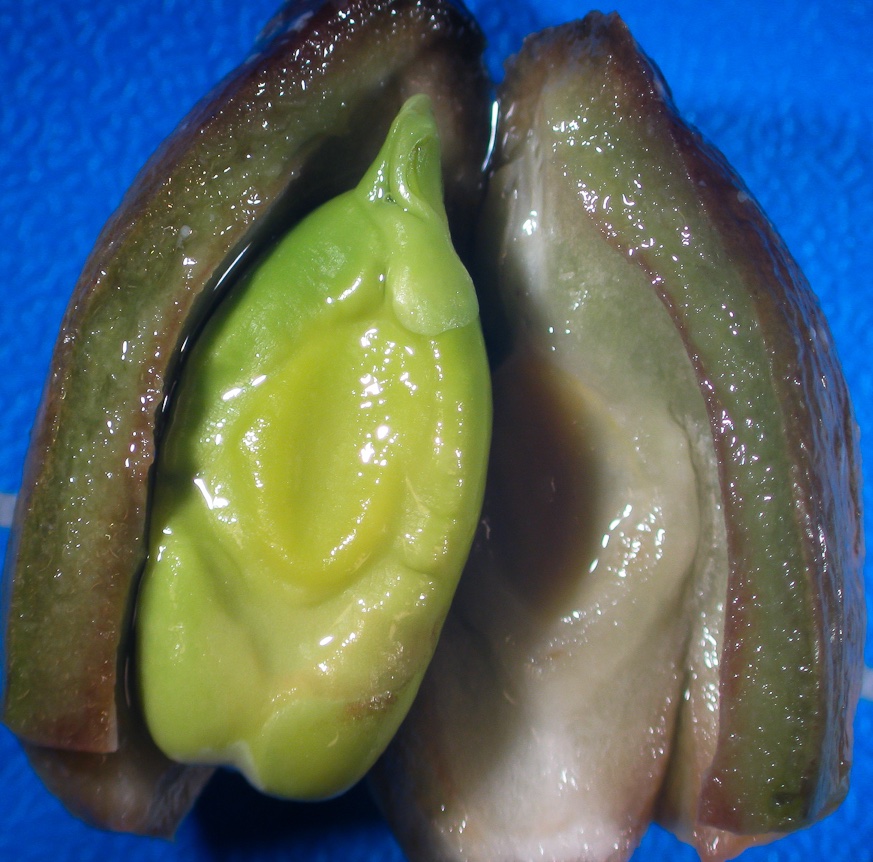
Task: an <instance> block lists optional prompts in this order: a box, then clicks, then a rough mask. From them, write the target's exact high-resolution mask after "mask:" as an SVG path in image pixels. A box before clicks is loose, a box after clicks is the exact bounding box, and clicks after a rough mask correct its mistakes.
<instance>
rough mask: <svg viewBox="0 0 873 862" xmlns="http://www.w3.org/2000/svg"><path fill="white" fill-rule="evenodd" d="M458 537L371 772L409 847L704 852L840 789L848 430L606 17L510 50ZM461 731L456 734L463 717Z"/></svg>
mask: <svg viewBox="0 0 873 862" xmlns="http://www.w3.org/2000/svg"><path fill="white" fill-rule="evenodd" d="M500 107H501V111H500V113H501V116H502V118H503V119H502V123H501V126H500V127H499V129H498V134H497V151H496V154H495V160H494V165H493V175H492V178H491V187H490V189H489V193H488V200H487V203H486V209H485V212H484V216H483V237H484V239H483V242H482V247H481V250H480V251H481V255H480V256H481V258H482V261H483V263H482V272H483V278H482V283H483V285H484V295H487V296H492V295H493V296H496V297H499V300H500V302H501V303H502V305H503V315H502V316H503V318H504V319H505V321H506V333H505V337H506V342H505V343H504V344H503V345H501V349H500V353H501V354H503V355H505V356H506V358H505V359H504V360H503V362H502V365H501V366H500V367H498V368H497V369H496V370H495V374H494V400H495V404H494V411H495V412H494V447H493V453H492V461H491V466H490V476H489V484H488V490H487V491H486V503H485V509H484V514H483V527H482V529H481V531H480V535H479V537H478V539H477V541H476V543H475V544H474V549H473V552H472V554H471V558H470V560H469V563H468V566H467V569H466V571H465V574H464V577H463V578H462V584H461V588H460V590H459V593H458V596H457V599H456V603H455V605H454V606H453V610H452V615H451V617H450V619H449V621H448V623H447V625H446V629H445V631H444V635H443V639H442V641H441V643H440V646H439V649H438V651H437V655H436V657H435V660H434V664H433V665H432V667H431V670H430V672H429V674H428V677H427V679H426V681H425V685H424V686H423V689H422V692H421V696H420V699H419V701H418V702H417V703H416V706H415V708H414V710H413V713H412V714H411V717H410V721H409V722H408V723H407V724H406V725H405V726H404V728H403V729H402V730H401V733H400V735H399V737H398V738H397V740H396V741H395V743H394V744H393V745H392V748H391V750H390V753H389V756H388V757H387V758H386V760H385V762H384V763H383V764H382V766H381V768H380V773H379V775H378V776H377V786H378V788H379V792H380V794H381V796H382V797H383V800H384V803H385V807H386V808H387V810H388V812H389V816H390V817H391V819H392V820H393V821H394V823H395V825H397V827H398V831H399V833H400V835H401V839H402V840H403V842H404V844H405V846H406V847H407V848H408V850H409V853H410V856H411V857H412V858H413V859H440V860H446V859H464V860H478V859H482V860H490V859H532V858H543V857H545V858H554V859H570V858H572V859H585V860H607V859H608V860H617V859H625V858H627V857H628V856H629V855H630V853H631V852H632V850H633V847H634V846H635V844H636V842H637V841H638V839H639V837H640V836H641V835H642V833H643V831H644V830H645V828H646V826H647V825H648V823H649V821H650V820H651V819H652V818H654V817H657V818H658V819H660V820H662V821H663V822H664V823H666V824H667V825H669V826H670V828H672V829H674V830H675V831H676V832H677V833H678V834H679V835H680V836H681V837H683V838H685V839H686V840H689V841H691V842H692V843H694V844H695V845H696V846H697V848H698V850H699V851H700V852H701V854H702V855H703V856H705V857H707V858H710V859H720V858H724V857H726V856H729V855H733V854H735V853H736V852H739V850H741V849H742V848H743V847H744V846H746V845H748V844H749V843H753V842H755V841H758V840H764V839H765V838H766V837H767V836H768V834H769V833H779V832H784V831H789V830H792V829H796V828H798V827H800V826H802V825H805V824H808V823H810V822H812V821H813V820H815V819H817V818H819V817H821V816H823V815H824V814H826V813H827V812H828V811H829V810H831V809H832V808H833V807H834V806H835V805H836V804H838V802H839V801H840V800H841V799H842V797H843V796H844V794H845V792H846V789H847V776H848V769H849V763H850V757H851V754H850V749H851V745H850V743H851V724H852V717H853V712H854V706H855V703H856V701H857V696H858V686H859V677H860V669H861V666H862V663H861V647H862V641H863V632H864V622H863V602H862V600H861V595H860V593H861V566H860V556H861V550H862V542H861V528H860V517H859V512H860V505H859V491H858V483H859V470H858V462H857V455H856V448H857V443H856V438H855V435H856V430H855V427H854V423H853V419H852V413H851V407H850V404H849V400H848V395H847V392H846V389H845V384H844V381H843V379H842V374H841V372H840V369H839V366H838V363H837V360H836V358H835V355H834V351H833V347H832V345H831V342H830V336H829V333H828V330H827V326H826V324H825V322H824V320H823V319H822V316H821V313H820V311H819V310H818V307H817V305H816V302H815V300H814V298H813V296H812V294H811V292H810V290H809V287H808V285H807V284H806V282H805V280H804V279H803V277H802V275H801V274H800V273H799V272H798V270H797V268H796V266H795V264H794V263H793V261H791V259H790V257H789V256H788V254H787V252H786V251H785V249H784V248H783V246H782V243H781V242H780V240H779V239H778V237H776V236H775V234H774V233H773V231H772V228H771V227H770V226H769V224H768V223H767V222H766V220H765V218H764V217H763V216H762V214H761V213H760V210H759V209H758V208H757V206H756V205H755V203H754V202H753V201H752V199H751V198H750V196H749V194H748V192H747V191H746V190H745V189H744V188H743V186H742V185H741V184H740V183H739V182H738V181H737V180H736V178H735V177H734V176H733V175H732V174H731V172H730V171H729V169H728V168H727V167H726V166H725V165H724V162H723V160H722V159H721V158H720V157H719V156H718V155H717V154H715V153H713V152H712V151H711V150H710V149H709V148H708V147H707V146H706V145H705V144H704V143H702V142H701V141H700V140H699V138H698V136H697V135H696V134H695V133H693V132H692V131H691V130H689V129H688V128H687V127H686V126H685V125H684V124H682V123H681V121H679V120H678V119H677V116H676V114H675V110H674V108H673V106H672V103H671V102H670V98H669V95H668V91H667V88H666V86H665V84H664V83H663V81H662V80H661V78H660V77H659V75H658V73H657V72H656V70H655V69H654V68H653V67H652V66H651V64H650V63H649V62H648V60H647V59H646V58H645V57H644V56H643V55H642V54H641V53H640V52H639V49H638V47H637V46H636V44H635V43H634V41H633V39H632V38H631V36H630V35H629V33H628V32H627V30H626V28H625V27H624V25H623V24H622V23H621V21H620V20H619V19H618V18H617V17H616V16H601V15H599V14H592V15H591V16H589V17H588V18H587V19H585V21H583V22H577V23H575V24H572V25H567V26H566V27H562V28H558V29H556V30H552V31H546V32H545V33H543V34H540V35H538V36H535V37H531V38H529V40H528V41H527V42H526V43H525V46H524V48H523V50H522V52H521V54H520V55H519V56H518V57H517V58H515V60H514V61H513V63H512V64H511V66H510V67H509V69H508V71H507V77H506V81H505V83H504V84H503V87H502V89H501V91H500ZM485 727H487V734H485V738H483V728H485Z"/></svg>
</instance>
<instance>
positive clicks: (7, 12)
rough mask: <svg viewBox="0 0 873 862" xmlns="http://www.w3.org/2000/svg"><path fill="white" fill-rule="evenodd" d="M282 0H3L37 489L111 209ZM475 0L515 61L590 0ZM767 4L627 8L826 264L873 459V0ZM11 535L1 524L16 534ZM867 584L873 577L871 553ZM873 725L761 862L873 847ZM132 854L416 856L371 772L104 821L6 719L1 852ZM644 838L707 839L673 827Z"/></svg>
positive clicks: (15, 290)
mask: <svg viewBox="0 0 873 862" xmlns="http://www.w3.org/2000/svg"><path fill="white" fill-rule="evenodd" d="M276 2H278V0H247V2H245V3H239V2H235V0H163V2H160V3H155V2H153V0H149V2H147V0H89V2H86V3H82V2H80V0H50V2H48V3H39V4H37V3H22V2H20V0H0V46H2V48H0V83H2V95H0V177H2V182H0V199H2V205H0V236H2V237H3V242H2V243H0V291H2V305H0V368H4V369H5V372H4V373H3V374H2V375H0V410H2V416H3V420H2V422H0V494H11V493H14V492H15V491H16V490H17V487H18V482H19V476H20V471H21V465H22V462H23V458H24V452H25V448H26V444H27V435H28V429H29V427H30V424H31V421H32V418H33V414H34V411H35V409H36V404H37V399H38V396H39V392H40V389H41V387H42V382H43V378H44V375H45V371H46V367H47V364H48V359H49V354H50V350H51V346H52V343H53V341H54V338H55V334H56V332H57V327H58V324H59V321H60V318H61V315H62V312H63V309H64V307H65V304H66V302H67V299H68V296H69V292H70V289H71V287H72V284H73V283H74V281H75V279H76V276H77V274H78V270H79V269H80V267H81V265H82V263H83V261H84V258H85V255H86V254H87V252H88V250H89V248H90V246H91V245H92V243H93V241H94V238H95V236H96V234H97V232H98V230H99V228H100V227H101V225H102V224H103V222H104V221H105V220H106V218H107V217H108V216H109V214H110V212H111V210H112V209H113V208H114V206H115V205H116V204H117V202H118V200H119V199H120V197H121V195H122V193H123V191H124V189H125V188H126V186H127V185H128V183H129V182H130V180H131V179H132V177H133V175H134V173H135V172H136V170H137V169H138V168H139V166H140V165H141V164H142V163H143V161H144V160H145V159H146V157H147V156H148V155H149V153H150V152H151V151H152V150H153V149H154V148H155V146H156V145H157V144H158V143H159V142H160V140H161V139H162V138H163V137H165V136H166V135H167V134H168V133H169V132H170V131H171V130H172V128H173V126H174V125H175V123H176V122H177V121H178V120H179V119H180V118H181V116H182V115H183V114H184V113H185V112H186V111H187V109H188V107H189V106H190V105H191V104H192V103H193V102H194V101H195V100H196V99H197V98H198V97H199V96H201V95H202V94H203V93H204V92H205V91H206V90H207V89H208V88H209V87H210V86H211V84H212V83H214V82H215V81H216V80H217V79H218V78H219V77H220V76H221V75H223V74H224V73H225V72H227V71H228V70H229V69H230V68H231V67H232V66H234V65H235V64H236V63H237V62H238V61H239V60H240V59H241V58H243V57H244V56H245V55H246V53H247V50H248V47H249V45H250V44H251V42H252V40H253V38H254V36H255V35H256V33H257V31H258V30H259V28H260V26H261V25H262V24H263V23H264V22H265V21H266V20H267V18H268V16H269V15H270V14H271V13H272V12H273V11H274V5H275V3H276ZM470 5H471V6H472V8H473V11H474V12H475V13H476V14H477V15H478V16H479V18H480V21H481V23H482V25H483V27H484V29H485V31H486V33H487V35H488V37H489V39H490V44H491V47H490V53H489V62H490V64H491V66H492V70H493V72H494V73H495V74H499V69H500V65H501V63H502V61H503V59H504V58H505V57H506V56H507V55H508V54H509V53H511V52H512V51H514V50H515V49H516V48H517V47H518V46H519V44H520V42H521V38H522V37H523V36H524V35H525V34H526V33H528V32H532V31H534V30H538V29H540V28H542V27H543V26H546V25H550V24H555V23H559V22H561V21H566V20H569V19H571V18H573V17H577V16H581V15H582V14H584V12H586V11H587V8H585V7H578V6H576V5H575V4H571V3H569V2H564V1H563V0H560V2H557V0H553V2H551V3H549V2H547V0H546V2H544V0H478V2H473V3H471V4H470ZM835 6H836V8H835ZM762 8H765V7H763V6H761V5H759V3H758V2H757V0H755V2H752V0H712V2H708V3H700V2H694V0H676V2H672V3H664V4H660V5H659V4H656V3H653V2H651V0H627V2H625V3H624V4H623V5H622V6H621V7H620V8H619V12H621V14H622V15H623V17H624V18H625V20H626V21H627V22H628V24H629V25H630V27H631V29H632V31H633V32H634V34H635V35H636V37H637V39H638V40H639V41H640V42H641V43H642V45H643V46H644V48H645V49H646V50H647V51H648V52H649V53H650V54H651V55H652V56H653V58H654V59H655V60H656V62H657V63H658V64H659V65H660V67H661V69H662V71H663V72H664V74H665V76H666V78H667V80H668V81H669V82H670V84H671V86H672V89H673V92H674V95H675V98H676V102H677V103H678V105H679V107H680V109H681V110H682V111H683V112H684V113H685V114H686V116H687V117H689V118H690V119H691V120H692V121H693V122H694V123H695V124H697V125H698V126H699V127H700V128H701V129H702V131H703V132H704V133H705V134H706V135H707V136H708V137H710V138H711V139H712V140H713V141H714V142H715V143H716V144H717V145H718V146H719V148H720V149H722V150H723V151H724V153H725V154H726V155H727V157H728V159H729V160H730V161H731V162H732V163H733V165H734V166H735V167H736V168H737V169H738V170H739V172H740V174H741V175H743V176H744V178H745V179H746V181H747V183H748V185H749V186H750V187H751V189H752V190H753V192H754V193H755V194H756V195H757V197H758V198H759V199H760V200H761V202H762V203H763V205H764V208H765V210H766V211H767V212H768V213H769V214H770V216H771V218H772V219H773V221H774V222H775V224H776V225H777V226H778V228H779V230H780V232H781V233H782V234H783V236H784V237H785V239H786V241H787V243H788V246H789V247H790V248H791V249H792V251H793V252H794V254H795V256H796V257H797V258H798V260H799V262H800V264H801V266H802V268H803V269H804V270H805V271H806V273H807V275H808V277H809V279H810V281H811V282H812V285H813V287H814V289H815V291H816V292H817V294H818V295H819V297H820V299H821V303H822V305H823V307H824V309H825V312H826V314H827V315H828V317H829V319H830V322H831V325H832V328H833V331H834V335H835V338H836V341H837V345H838V349H839V352H840V355H841V357H842V361H843V365H844V368H845V372H846V376H847V378H848V380H849V385H850V388H851V390H852V391H853V394H854V399H855V405H856V409H857V418H858V421H859V423H860V425H861V428H862V430H863V431H864V432H866V433H865V434H864V435H863V451H864V460H865V463H866V464H867V465H868V469H867V475H868V477H870V475H871V473H870V469H871V468H870V465H873V451H871V446H870V439H871V437H873V415H871V408H873V397H871V396H873V376H871V374H870V372H869V370H868V364H869V356H870V353H871V350H873V311H871V308H873V305H871V302H870V299H871V285H870V271H871V264H873V257H871V247H873V246H871V242H870V238H869V235H870V231H871V226H873V179H871V178H873V148H871V141H873V114H871V107H870V103H871V97H873V71H871V63H870V59H869V48H868V46H869V45H870V43H871V40H873V11H871V10H873V7H871V6H870V5H869V4H867V3H866V2H863V0H854V2H852V0H844V2H842V3H839V4H825V3H824V2H823V0H796V1H795V0H786V2H782V3H778V4H767V6H766V12H761V11H759V10H761V9H762ZM867 484H868V492H867V494H866V499H867V501H868V502H867V510H868V511H873V505H871V501H870V492H869V487H870V486H873V482H871V481H869V480H868V483H867ZM0 500H2V498H0ZM0 510H2V505H0ZM867 532H868V534H871V535H873V531H871V530H870V518H869V517H868V530H867ZM6 536H7V531H6V530H3V529H0V552H2V549H3V545H5V542H6ZM867 583H868V594H873V577H871V568H870V566H868V568H867ZM867 663H868V665H870V664H873V650H871V647H870V639H869V638H868V649H867ZM856 737H857V739H856V766H855V770H854V774H853V789H852V791H851V794H850V796H849V799H848V800H847V802H846V803H845V804H844V806H843V807H842V808H841V809H840V810H839V811H838V812H837V813H836V814H834V815H833V816H832V817H830V818H829V819H827V820H826V821H825V822H823V823H822V824H819V825H817V826H815V827H813V828H812V829H810V830H807V831H805V832H802V833H800V834H798V835H796V836H793V837H791V838H789V839H787V840H785V841H783V842H781V843H778V844H776V845H772V846H770V847H767V848H762V849H758V850H752V851H749V852H748V853H747V855H746V856H745V857H744V858H745V859H747V860H748V862H763V860H768V862H788V860H792V862H794V860H810V859H818V858H828V859H830V860H840V859H844V860H853V862H859V860H860V862H863V860H873V816H871V815H870V813H869V812H870V808H871V803H873V703H871V702H869V701H866V702H862V704H861V707H860V710H859V716H858V720H857V723H856ZM122 858H123V859H127V860H130V862H145V860H152V859H161V860H183V859H184V860H186V862H197V860H228V862H229V860H253V862H254V860H273V859H275V860H279V859H283V860H288V859H306V860H325V862H332V860H337V862H339V860H342V862H353V860H362V862H364V860H367V862H369V861H370V860H381V862H387V860H401V859H402V855H401V853H400V851H399V849H398V848H397V845H396V844H395V842H394V841H393V838H392V837H391V835H390V833H389V832H388V829H387V827H386V826H385V825H384V823H383V822H382V821H381V820H380V818H379V815H378V814H377V813H376V811H375V809H374V808H373V807H372V805H371V804H370V803H369V801H368V799H367V797H366V794H365V793H364V792H363V791H356V792H354V793H352V794H351V795H349V796H348V797H346V798H344V799H342V800H339V801H337V802H334V803H328V804H325V805H319V806H296V805H288V804H284V803H279V802H276V801H274V800H267V799H263V798H261V797H259V796H257V794H255V793H254V792H252V791H250V790H248V789H247V788H246V787H245V786H244V785H243V783H242V782H241V781H240V780H238V779H237V778H236V777H234V776H230V775H221V776H219V778H218V779H217V780H216V781H215V782H214V783H213V784H212V785H211V786H210V788H209V789H208V791H207V793H206V794H205V796H204V798H203V799H202V801H201V803H200V804H199V805H198V806H197V809H196V810H195V812H194V813H193V814H192V816H191V817H190V818H189V819H188V820H187V821H186V823H185V824H184V825H183V827H182V828H181V830H180V832H179V835H178V836H177V838H176V840H175V842H174V843H171V844H168V843H166V842H163V841H158V840H146V839H135V838H131V837H126V836H116V835H104V834H102V833H100V832H97V831H95V830H92V829H89V828H87V827H85V826H83V825H81V824H80V823H78V822H77V821H75V820H74V819H73V818H72V817H70V816H68V815H67V814H66V813H65V812H64V811H63V810H62V809H61V807H60V805H59V804H58V803H57V802H55V801H54V800H53V799H52V798H51V797H50V796H49V795H48V794H47V793H46V792H45V791H44V790H43V788H42V787H41V785H40V784H39V782H38V781H37V780H36V779H35V778H34V777H33V775H32V774H31V773H30V771H29V769H28V767H27V765H26V763H25V761H24V758H23V756H22V754H21V753H20V751H19V749H18V746H17V744H16V743H15V741H14V740H13V739H12V737H11V736H10V735H9V734H8V733H7V732H6V731H5V730H0V859H3V860H6V859H9V860H13V859H14V860H20V862H26V860H53V862H66V860H70V862H73V860H75V862H86V861H87V860H92V859H93V860H98V859H99V860H106V859H122ZM634 858H635V860H638V862H662V861H663V860H668V859H669V860H683V859H689V860H690V859H692V858H694V854H693V853H692V852H691V851H690V850H688V849H687V848H682V847H679V845H677V843H676V842H675V841H674V840H673V839H672V838H670V837H669V836H667V835H666V834H664V833H663V832H661V831H659V830H657V829H653V830H651V831H650V833H649V835H648V836H647V837H646V839H645V841H644V844H643V846H642V847H641V848H640V850H639V851H638V853H637V855H636V856H635V857H634Z"/></svg>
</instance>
